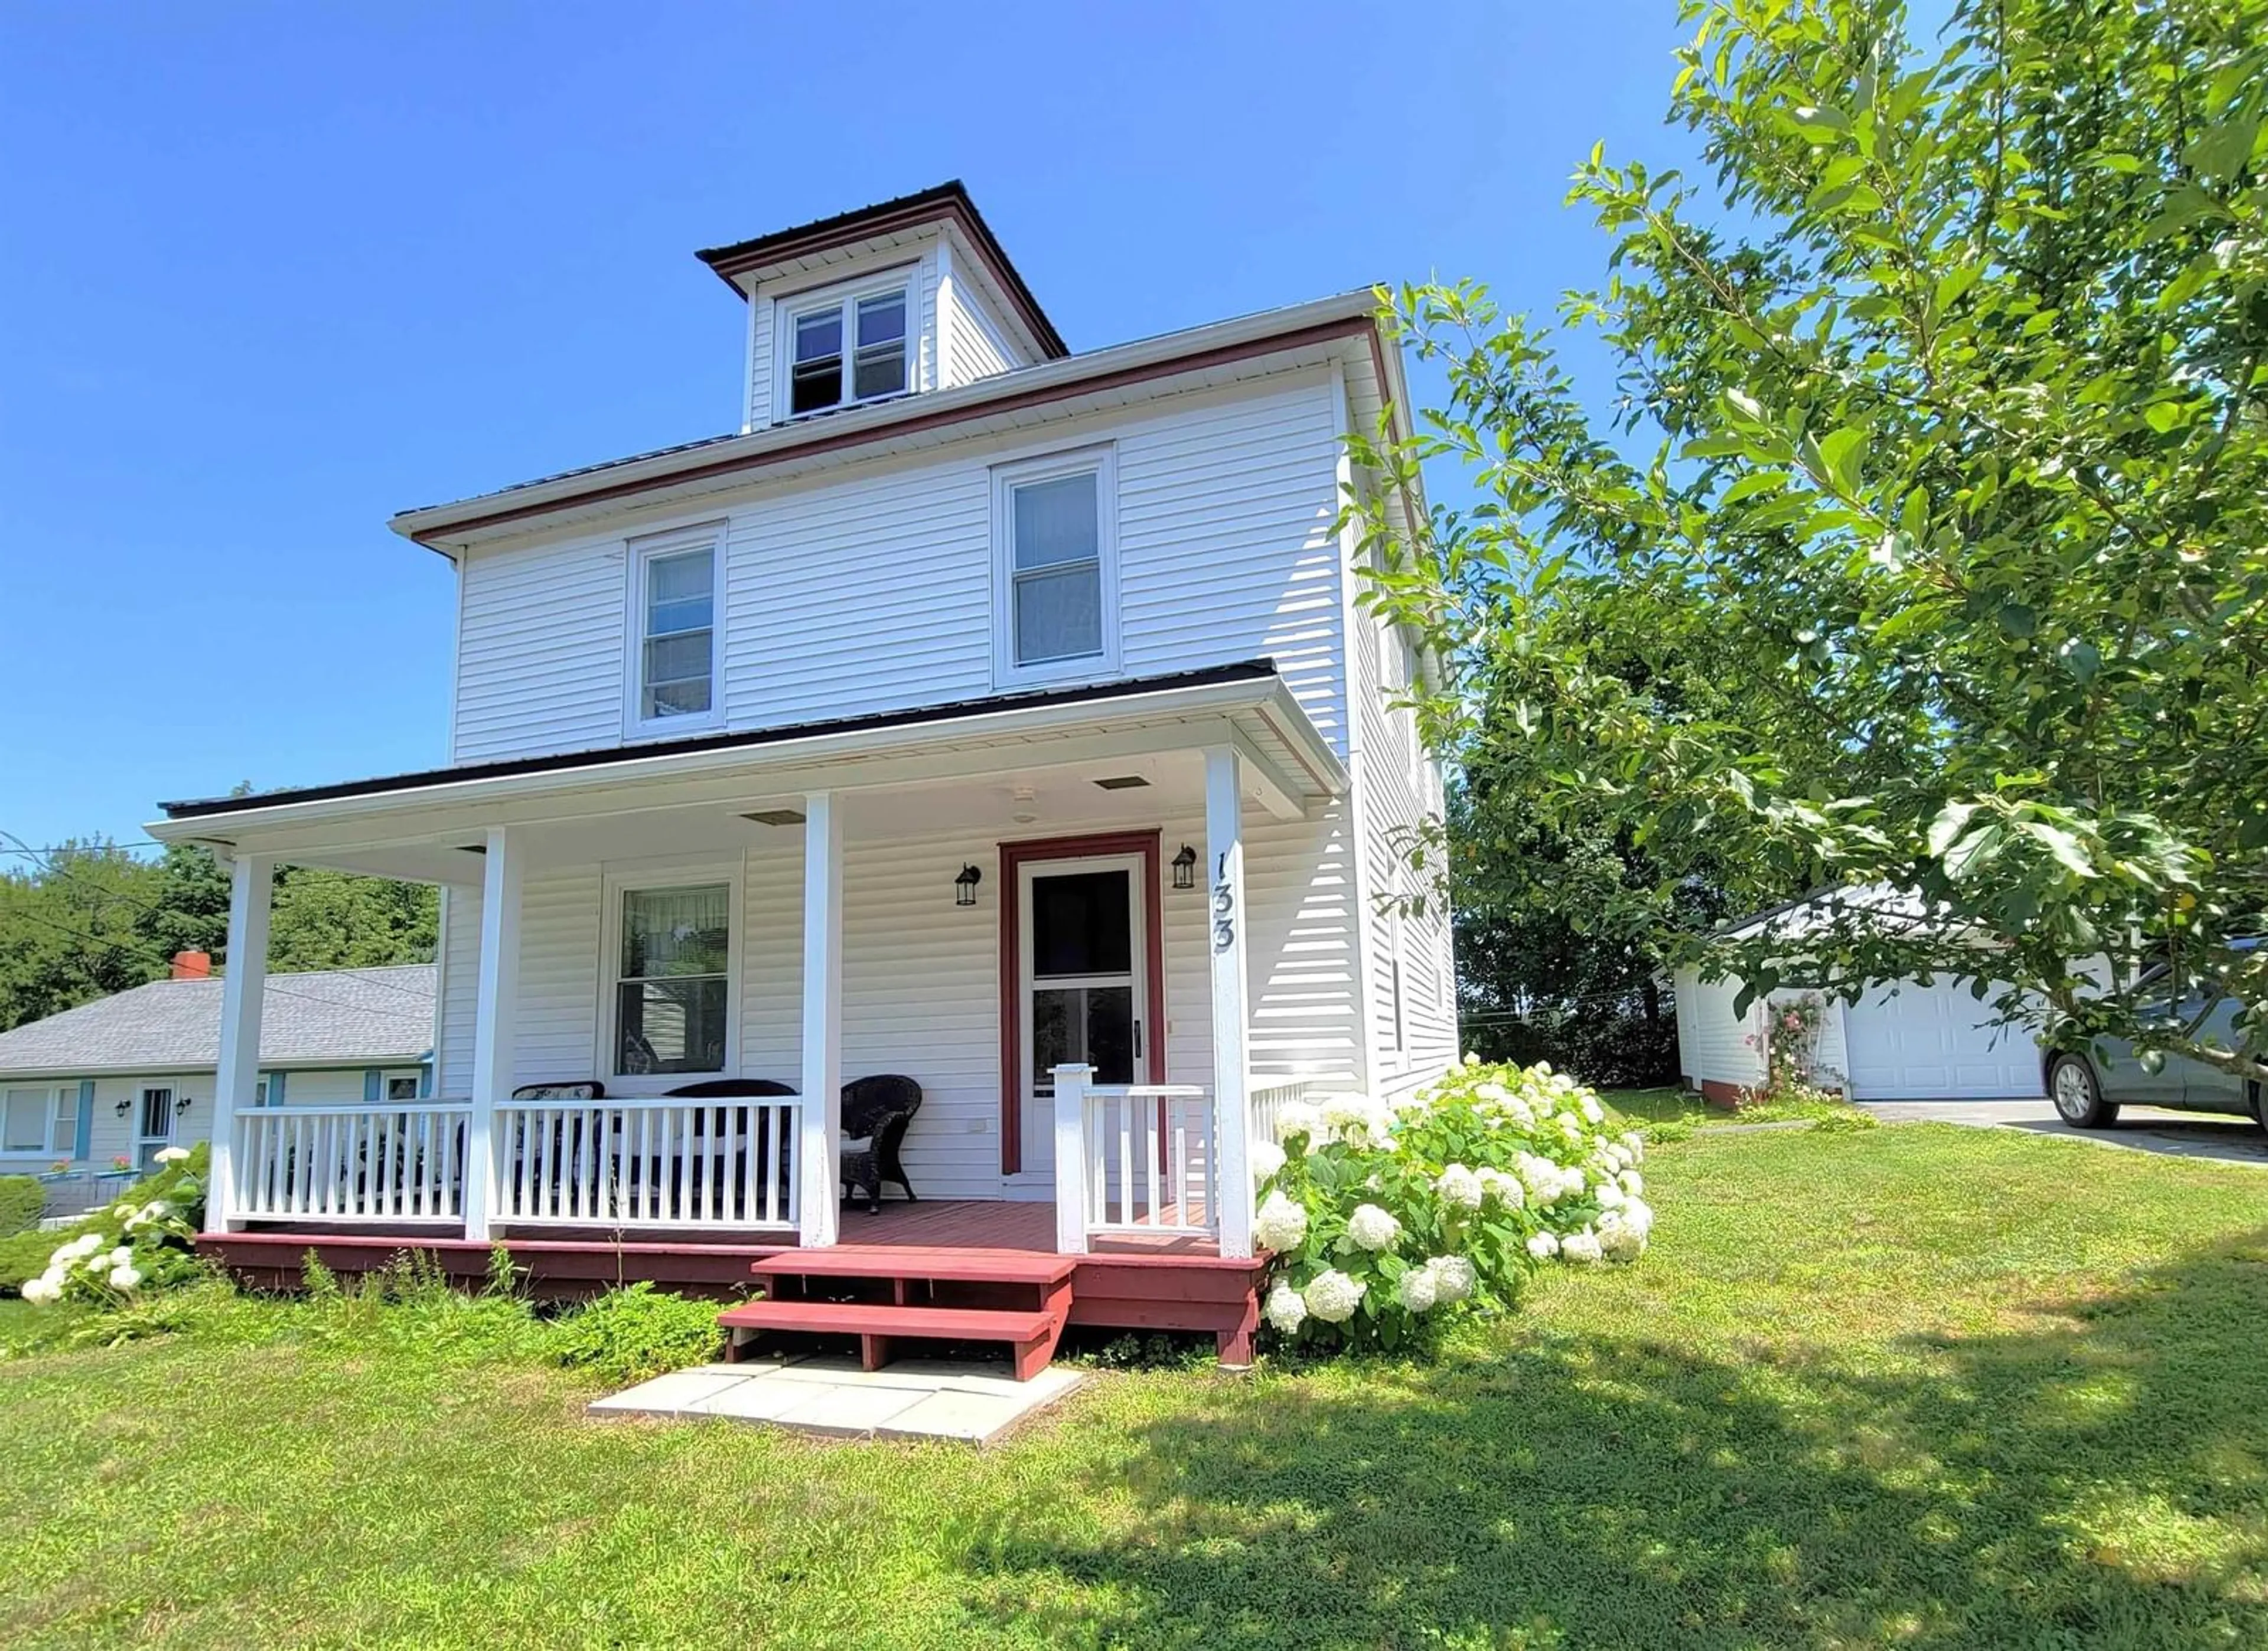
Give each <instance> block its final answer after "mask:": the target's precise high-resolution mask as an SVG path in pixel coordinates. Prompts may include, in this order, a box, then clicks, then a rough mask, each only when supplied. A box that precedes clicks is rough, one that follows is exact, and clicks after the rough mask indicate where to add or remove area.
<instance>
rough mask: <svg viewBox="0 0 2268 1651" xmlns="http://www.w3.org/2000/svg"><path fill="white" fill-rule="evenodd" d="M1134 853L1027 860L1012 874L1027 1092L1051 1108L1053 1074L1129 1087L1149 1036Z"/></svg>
mask: <svg viewBox="0 0 2268 1651" xmlns="http://www.w3.org/2000/svg"><path fill="white" fill-rule="evenodd" d="M1143 876H1144V862H1143V858H1142V856H1141V855H1092V856H1088V857H1085V858H1081V859H1077V860H1047V861H1027V862H1024V863H1023V864H1022V865H1021V866H1020V867H1019V868H1018V877H1019V878H1020V887H1019V889H1018V891H1017V893H1018V897H1019V898H1018V900H1017V906H1018V922H1019V926H1020V934H1019V935H1018V936H1017V938H1018V947H1017V951H1018V955H1019V957H1020V959H1021V962H1022V969H1021V975H1022V979H1021V980H1020V982H1019V986H1018V989H1019V990H1020V993H1021V994H1022V1009H1023V1013H1022V1016H1021V1017H1020V1018H1021V1020H1022V1022H1023V1027H1024V1035H1023V1038H1022V1044H1023V1048H1022V1052H1021V1053H1022V1060H1023V1084H1022V1089H1023V1093H1024V1095H1025V1096H1026V1097H1027V1098H1028V1099H1030V1100H1032V1101H1035V1102H1036V1101H1046V1100H1052V1099H1053V1098H1054V1096H1055V1081H1054V1078H1053V1076H1052V1074H1053V1072H1054V1070H1055V1068H1057V1067H1058V1066H1062V1065H1066V1064H1069V1063H1071V1062H1076V1061H1083V1062H1085V1063H1086V1064H1087V1065H1089V1066H1092V1067H1093V1068H1094V1082H1097V1083H1132V1082H1136V1081H1137V1079H1136V1072H1137V1070H1138V1068H1142V1067H1143V1065H1144V1062H1145V1053H1146V1046H1147V1043H1148V1039H1149V1038H1150V1036H1151V1029H1150V1024H1149V1022H1150V1013H1151V1006H1150V1002H1149V980H1148V972H1147V970H1146V969H1145V966H1144V960H1145V958H1146V956H1147V943H1146V936H1145V932H1144V930H1145V921H1146V918H1147V913H1148V906H1149V902H1148V899H1147V898H1146V891H1145V889H1144V887H1143Z"/></svg>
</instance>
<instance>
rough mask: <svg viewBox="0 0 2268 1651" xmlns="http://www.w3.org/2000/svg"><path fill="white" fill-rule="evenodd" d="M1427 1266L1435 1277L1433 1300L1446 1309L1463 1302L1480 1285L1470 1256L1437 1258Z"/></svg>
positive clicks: (1478, 1276)
mask: <svg viewBox="0 0 2268 1651" xmlns="http://www.w3.org/2000/svg"><path fill="white" fill-rule="evenodd" d="M1425 1266H1426V1269H1427V1271H1429V1272H1431V1273H1432V1275H1433V1299H1434V1300H1435V1301H1436V1302H1440V1304H1441V1305H1443V1306H1444V1307H1447V1306H1449V1305H1451V1304H1453V1303H1454V1302H1462V1301H1463V1300H1464V1299H1465V1298H1466V1297H1467V1296H1469V1295H1471V1294H1472V1293H1473V1291H1474V1290H1475V1289H1476V1288H1478V1286H1479V1284H1480V1273H1479V1272H1478V1270H1477V1269H1476V1268H1475V1267H1474V1266H1473V1263H1472V1258H1470V1257H1469V1256H1435V1257H1434V1258H1432V1260H1431V1261H1428V1262H1427V1263H1426V1264H1425Z"/></svg>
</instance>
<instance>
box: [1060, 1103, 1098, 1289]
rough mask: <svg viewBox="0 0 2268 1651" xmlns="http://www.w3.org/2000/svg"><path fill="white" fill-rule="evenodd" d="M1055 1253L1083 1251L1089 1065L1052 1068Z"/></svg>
mask: <svg viewBox="0 0 2268 1651" xmlns="http://www.w3.org/2000/svg"><path fill="white" fill-rule="evenodd" d="M1055 1081H1056V1253H1057V1255H1059V1256H1083V1255H1085V1254H1086V1086H1087V1085H1088V1084H1089V1083H1092V1082H1094V1068H1093V1067H1090V1066H1064V1067H1057V1068H1056V1069H1055Z"/></svg>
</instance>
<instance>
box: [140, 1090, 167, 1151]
mask: <svg viewBox="0 0 2268 1651" xmlns="http://www.w3.org/2000/svg"><path fill="white" fill-rule="evenodd" d="M171 1145H173V1090H143V1091H142V1100H141V1104H140V1107H139V1109H138V1112H137V1113H136V1119H135V1130H134V1147H135V1152H134V1162H135V1163H137V1164H139V1165H141V1167H142V1168H144V1169H145V1170H146V1169H148V1168H149V1167H150V1166H151V1163H153V1162H154V1161H155V1160H156V1158H157V1156H158V1153H160V1152H162V1151H163V1150H165V1148H167V1147H170V1146H171Z"/></svg>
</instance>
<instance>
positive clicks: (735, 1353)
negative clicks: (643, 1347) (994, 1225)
mask: <svg viewBox="0 0 2268 1651" xmlns="http://www.w3.org/2000/svg"><path fill="white" fill-rule="evenodd" d="M1078 1267H1079V1260H1078V1258H1077V1257H1074V1256H1058V1255H1050V1254H1044V1253H1035V1252H1034V1251H1024V1250H949V1249H940V1250H928V1249H916V1248H912V1247H910V1246H899V1245H882V1244H836V1245H830V1246H828V1247H826V1248H823V1249H812V1250H784V1251H780V1252H779V1253H778V1254H777V1255H770V1256H766V1257H765V1258H763V1259H762V1260H760V1261H758V1262H755V1264H754V1265H753V1266H751V1267H750V1268H749V1271H750V1272H752V1273H755V1276H756V1277H757V1278H759V1279H761V1280H763V1282H764V1284H765V1285H766V1287H767V1289H768V1293H769V1296H770V1299H768V1300H765V1301H760V1302H749V1303H748V1304H747V1306H745V1307H735V1308H733V1309H732V1310H730V1311H728V1312H725V1313H722V1314H719V1315H718V1323H719V1324H723V1325H724V1326H725V1328H726V1329H727V1330H728V1331H730V1332H732V1340H731V1346H730V1348H729V1354H730V1356H732V1357H733V1358H738V1357H739V1356H740V1351H741V1344H742V1340H743V1339H744V1335H753V1334H754V1333H755V1332H759V1331H764V1330H799V1331H806V1332H820V1333H822V1334H835V1335H845V1336H856V1337H857V1338H858V1361H859V1363H860V1364H861V1365H863V1366H864V1367H865V1368H867V1369H869V1370H878V1369H880V1368H881V1367H882V1366H883V1365H885V1364H887V1362H888V1361H889V1359H890V1356H891V1344H892V1343H893V1342H894V1341H915V1340H920V1341H1002V1342H1006V1343H1007V1344H1008V1345H1009V1346H1010V1347H1011V1348H1012V1349H1013V1355H1014V1366H1015V1371H1016V1379H1017V1380H1018V1381H1020V1382H1028V1381H1030V1380H1031V1379H1032V1377H1034V1376H1037V1375H1038V1374H1039V1373H1040V1372H1041V1371H1042V1370H1043V1369H1045V1368H1047V1362H1048V1361H1049V1359H1050V1358H1052V1357H1053V1356H1054V1354H1055V1350H1056V1343H1057V1341H1058V1340H1059V1339H1061V1338H1062V1336H1063V1329H1064V1324H1066V1323H1068V1322H1069V1320H1070V1317H1071V1274H1072V1273H1075V1272H1076V1271H1077V1270H1078ZM861 1285H864V1286H869V1287H873V1288H882V1287H884V1286H887V1288H888V1290H889V1293H890V1297H891V1299H890V1300H889V1301H888V1302H865V1301H814V1300H813V1299H812V1296H813V1294H814V1287H816V1288H820V1289H835V1290H837V1291H840V1290H841V1289H843V1288H845V1287H848V1288H857V1287H858V1286H861ZM940 1285H943V1286H944V1287H945V1288H946V1293H947V1295H961V1296H968V1295H977V1296H978V1297H980V1299H979V1300H978V1301H977V1302H968V1301H965V1300H964V1301H953V1300H946V1299H940V1297H939V1288H938V1287H939V1286H940ZM1003 1297H1006V1298H1008V1299H1009V1300H1011V1301H1013V1302H1015V1304H1014V1305H1003V1304H1002V1303H1001V1298H1003ZM1018 1297H1021V1298H1023V1299H1022V1300H1020V1301H1017V1300H1016V1298H1018ZM799 1298H800V1299H799Z"/></svg>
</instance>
